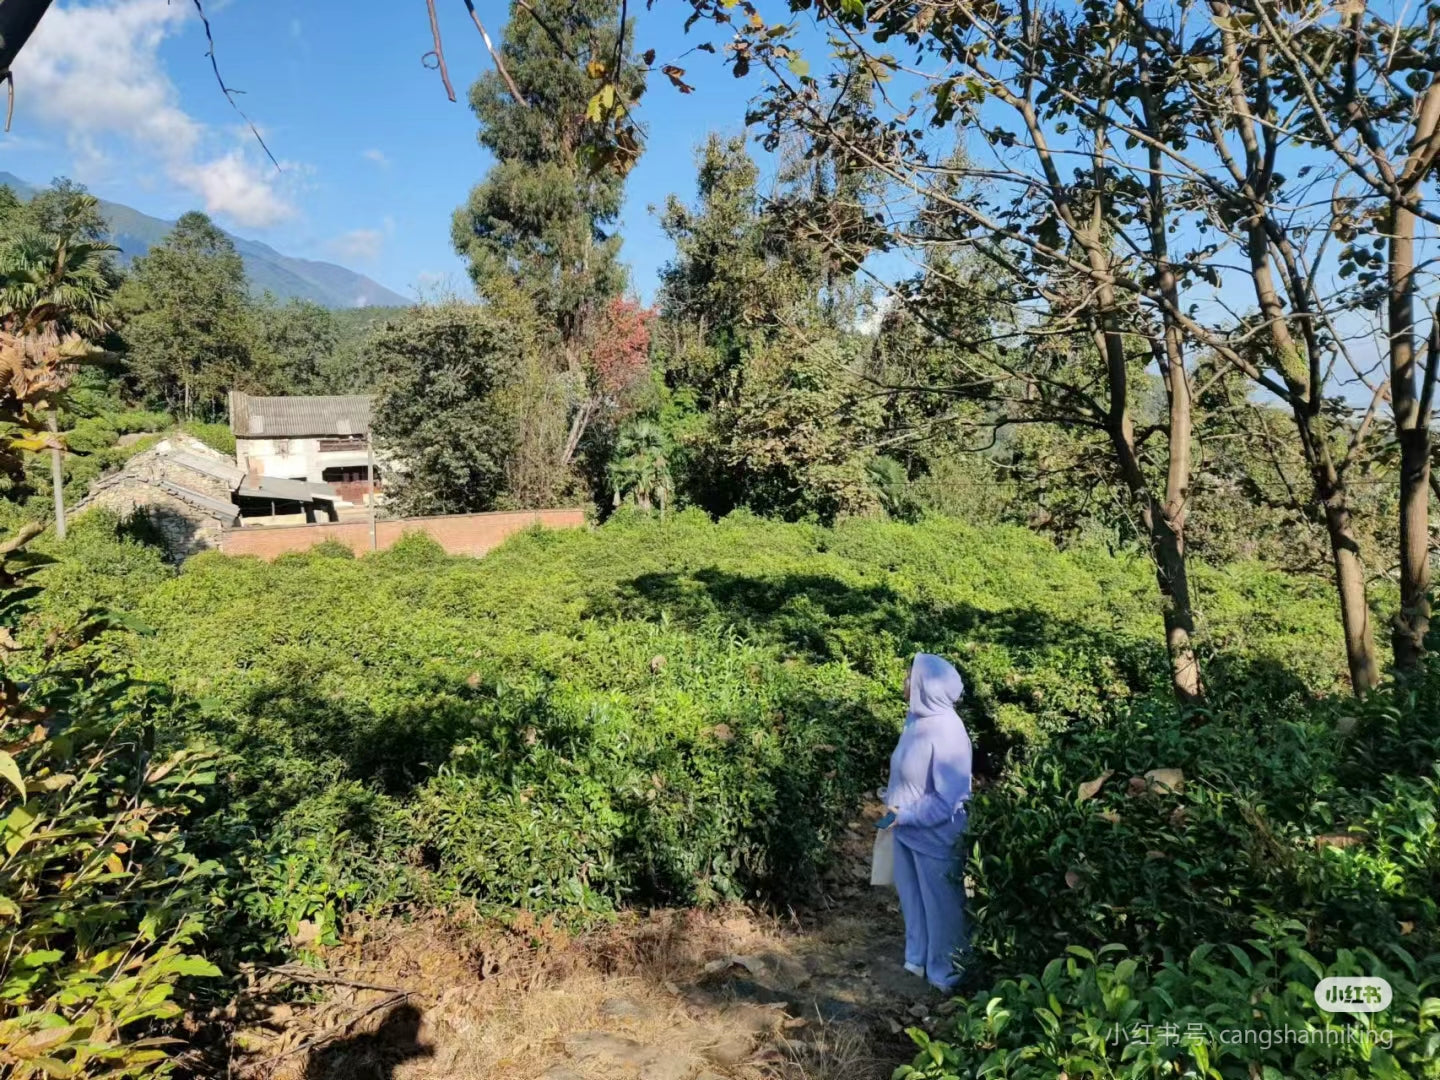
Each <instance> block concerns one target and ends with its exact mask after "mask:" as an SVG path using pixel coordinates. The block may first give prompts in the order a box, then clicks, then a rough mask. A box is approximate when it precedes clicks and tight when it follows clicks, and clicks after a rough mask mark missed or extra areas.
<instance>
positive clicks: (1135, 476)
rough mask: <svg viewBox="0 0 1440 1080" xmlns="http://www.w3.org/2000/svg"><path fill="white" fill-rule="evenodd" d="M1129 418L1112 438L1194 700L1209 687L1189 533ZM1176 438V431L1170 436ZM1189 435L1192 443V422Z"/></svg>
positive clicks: (1178, 668)
mask: <svg viewBox="0 0 1440 1080" xmlns="http://www.w3.org/2000/svg"><path fill="white" fill-rule="evenodd" d="M1187 417H1188V413H1187ZM1128 419H1129V418H1128V417H1126V421H1127V422H1126V423H1125V424H1123V425H1121V426H1119V427H1113V428H1112V429H1111V432H1110V438H1111V442H1112V444H1113V445H1114V447H1115V454H1116V457H1118V458H1119V460H1120V474H1121V476H1122V478H1123V479H1124V480H1125V484H1126V487H1128V488H1129V489H1130V493H1131V495H1132V496H1133V497H1134V498H1135V499H1137V500H1138V501H1139V503H1140V521H1141V524H1142V525H1143V526H1144V527H1145V531H1146V534H1147V539H1148V540H1149V542H1150V555H1151V557H1152V558H1153V559H1154V560H1155V584H1156V585H1158V586H1159V588H1160V602H1161V610H1160V614H1161V617H1162V618H1163V619H1164V622H1165V648H1166V652H1167V653H1168V654H1169V657H1170V684H1171V687H1172V688H1173V689H1174V691H1175V697H1176V698H1177V699H1179V700H1180V701H1181V702H1186V703H1189V702H1195V701H1199V700H1200V699H1201V698H1203V697H1204V696H1205V687H1204V684H1203V683H1202V682H1201V679H1200V661H1199V659H1198V658H1197V657H1196V655H1195V644H1194V641H1193V637H1194V634H1195V614H1194V611H1193V610H1192V609H1191V606H1190V570H1189V566H1188V564H1187V562H1186V559H1185V541H1184V534H1183V532H1181V531H1179V530H1177V529H1176V528H1174V527H1173V525H1172V519H1171V517H1170V516H1169V515H1167V514H1166V512H1165V507H1164V506H1162V505H1161V504H1160V501H1159V500H1158V499H1156V498H1155V496H1153V495H1152V494H1151V493H1150V490H1149V488H1148V487H1147V486H1146V484H1145V479H1144V475H1143V473H1142V471H1141V467H1140V461H1139V457H1138V456H1137V454H1136V452H1135V440H1134V432H1133V430H1132V429H1131V427H1130V424H1129V423H1128ZM1176 438H1177V435H1176V434H1175V433H1173V432H1172V433H1171V441H1172V442H1173V441H1174V440H1175V439H1176ZM1184 439H1185V442H1186V444H1187V446H1188V444H1189V440H1190V431H1189V428H1188V427H1187V428H1186V430H1185V432H1184ZM1182 520H1183V519H1182ZM1182 528H1183V526H1182Z"/></svg>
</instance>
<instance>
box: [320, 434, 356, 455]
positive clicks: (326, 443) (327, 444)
mask: <svg viewBox="0 0 1440 1080" xmlns="http://www.w3.org/2000/svg"><path fill="white" fill-rule="evenodd" d="M366 445H367V443H366V439H365V436H364V435H344V436H340V437H334V436H332V437H330V438H328V439H321V440H320V452H321V453H322V454H330V453H336V452H340V453H343V452H344V451H346V450H364V449H365V447H366Z"/></svg>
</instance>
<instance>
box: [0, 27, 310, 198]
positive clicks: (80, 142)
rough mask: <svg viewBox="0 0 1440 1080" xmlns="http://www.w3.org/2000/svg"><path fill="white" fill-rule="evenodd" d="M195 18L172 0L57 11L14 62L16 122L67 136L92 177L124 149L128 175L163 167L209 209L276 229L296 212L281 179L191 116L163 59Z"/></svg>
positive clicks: (224, 135)
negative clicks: (163, 50)
mask: <svg viewBox="0 0 1440 1080" xmlns="http://www.w3.org/2000/svg"><path fill="white" fill-rule="evenodd" d="M191 18H193V9H192V8H191V6H190V5H189V4H181V3H170V2H167V0H94V2H91V3H84V4H79V3H70V4H66V5H65V6H64V7H60V6H56V7H54V8H52V9H51V10H50V12H49V14H48V15H46V17H45V18H44V19H43V20H42V21H41V23H40V26H39V28H38V29H37V30H36V31H35V36H34V37H33V38H32V39H31V40H30V44H29V45H28V46H27V47H26V49H25V51H24V52H23V53H21V55H20V59H19V61H18V62H17V64H16V68H15V81H16V91H17V97H16V107H17V112H18V114H19V115H18V116H17V119H16V126H17V127H22V126H27V127H31V128H32V129H34V128H39V129H42V130H43V129H48V130H53V131H56V132H60V133H63V134H64V135H65V137H66V139H67V140H68V142H69V145H70V147H71V150H72V152H73V153H74V154H75V155H76V160H77V162H78V163H79V164H80V165H81V166H83V167H84V168H86V169H89V170H92V171H93V170H94V169H96V168H98V167H100V166H101V165H102V164H103V163H104V162H106V161H107V160H108V159H109V157H110V156H111V155H110V154H109V153H107V148H109V149H117V150H123V152H124V154H125V157H126V166H127V170H129V171H140V170H141V169H143V168H145V167H146V166H147V165H158V166H159V168H160V169H161V170H162V171H163V172H164V174H165V175H166V176H167V177H168V178H169V179H170V181H171V182H172V183H175V184H178V185H179V186H180V187H182V188H184V189H185V190H187V191H189V192H191V193H192V194H195V195H197V196H199V197H200V198H201V199H202V200H203V202H204V206H205V209H206V210H207V211H208V212H210V213H214V214H221V215H225V216H227V217H229V218H231V219H232V220H233V221H235V222H236V223H237V224H240V225H248V226H256V227H264V226H268V225H273V224H275V223H276V222H277V221H279V220H281V219H283V218H285V217H289V216H291V215H293V214H294V212H295V211H294V207H293V206H291V204H290V203H289V201H288V200H287V199H286V198H285V196H284V194H283V192H282V191H281V185H280V183H279V179H280V178H279V177H278V176H276V175H275V174H274V172H273V170H271V171H270V172H269V173H267V172H266V170H265V169H262V168H260V167H259V166H257V165H255V164H254V163H252V161H251V160H250V157H249V155H251V154H253V153H255V151H254V150H252V149H250V148H248V147H244V148H237V147H236V146H235V145H234V144H233V143H232V142H231V141H230V140H231V139H232V135H231V133H229V132H225V133H216V132H214V131H212V130H211V129H209V128H208V127H207V126H206V125H205V124H203V123H201V122H200V121H199V120H196V119H195V118H194V117H193V116H191V115H190V114H189V113H187V112H186V111H185V110H184V109H183V108H182V107H181V104H180V95H179V92H178V91H177V90H176V88H175V84H174V83H172V82H171V81H170V78H169V76H168V75H167V74H166V73H165V70H164V68H163V66H162V65H161V63H160V56H159V50H160V45H161V43H162V42H163V41H164V40H165V39H166V38H167V37H169V36H171V35H173V34H175V33H177V32H179V31H180V29H181V27H182V26H183V25H184V24H185V22H186V21H187V20H188V19H191ZM215 93H217V94H218V93H219V89H218V87H217V88H216V90H215ZM217 142H219V143H221V144H224V145H223V147H222V148H219V149H217V147H216V143H217ZM116 143H118V146H117V145H115V144H116Z"/></svg>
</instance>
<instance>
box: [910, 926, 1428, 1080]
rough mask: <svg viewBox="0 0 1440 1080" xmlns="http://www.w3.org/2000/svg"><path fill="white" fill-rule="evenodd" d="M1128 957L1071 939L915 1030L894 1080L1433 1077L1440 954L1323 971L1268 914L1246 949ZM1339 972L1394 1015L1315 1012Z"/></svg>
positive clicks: (1370, 960)
mask: <svg viewBox="0 0 1440 1080" xmlns="http://www.w3.org/2000/svg"><path fill="white" fill-rule="evenodd" d="M1125 951H1126V950H1125V947H1124V946H1122V945H1111V946H1107V947H1105V948H1102V949H1100V950H1099V951H1098V955H1097V953H1092V952H1090V951H1089V950H1088V949H1084V948H1082V947H1080V946H1073V945H1072V946H1070V948H1069V949H1068V950H1067V952H1066V954H1065V955H1064V956H1063V957H1062V958H1057V959H1055V960H1052V961H1051V962H1050V963H1049V964H1047V965H1046V966H1045V968H1044V969H1043V971H1041V972H1040V973H1038V974H1034V975H1028V974H1027V975H1020V976H1018V977H1016V978H1009V979H1004V980H1002V981H1001V982H999V983H998V984H997V985H996V986H995V987H994V988H992V989H990V990H987V991H982V992H981V993H979V994H976V995H975V996H973V997H971V998H969V1000H967V1001H966V1002H965V1003H964V1007H963V1009H962V1010H961V1011H960V1012H959V1013H958V1014H957V1017H956V1021H955V1024H954V1030H955V1034H954V1037H953V1038H952V1039H950V1040H949V1041H946V1040H937V1039H932V1038H930V1037H929V1036H928V1035H926V1034H925V1033H924V1032H922V1031H919V1030H915V1031H912V1032H911V1035H912V1037H913V1038H914V1039H915V1041H916V1042H917V1043H918V1044H919V1045H920V1053H919V1055H918V1056H917V1058H916V1060H915V1062H914V1063H913V1064H911V1065H905V1066H901V1067H900V1068H899V1069H897V1070H896V1071H895V1074H894V1075H895V1080H971V1078H976V1080H978V1078H981V1077H1005V1078H1008V1080H1053V1078H1054V1077H1057V1076H1090V1077H1096V1078H1100V1080H1141V1078H1145V1080H1148V1078H1151V1077H1157V1076H1197V1077H1207V1078H1216V1080H1221V1078H1228V1077H1235V1078H1237V1080H1238V1078H1246V1080H1248V1078H1251V1077H1258V1078H1261V1080H1287V1078H1290V1077H1318V1076H1346V1077H1375V1078H1382V1077H1383V1078H1387V1080H1434V1078H1436V1077H1440V997H1437V996H1436V994H1437V992H1440V958H1437V957H1435V956H1429V957H1424V958H1417V957H1415V956H1413V955H1411V954H1410V953H1408V952H1406V951H1405V950H1403V949H1397V950H1393V951H1391V952H1390V953H1389V955H1388V957H1386V958H1384V959H1382V957H1381V956H1380V955H1378V954H1377V953H1376V952H1375V951H1373V950H1369V949H1354V950H1344V951H1342V952H1341V953H1340V954H1339V955H1338V956H1337V957H1336V958H1335V960H1334V961H1333V962H1332V963H1330V964H1329V965H1325V964H1322V963H1321V961H1320V960H1319V959H1317V958H1316V956H1314V955H1313V954H1312V953H1311V952H1310V951H1309V949H1308V948H1307V947H1306V941H1305V938H1304V934H1303V927H1302V926H1301V925H1300V924H1299V923H1296V922H1286V921H1280V920H1275V919H1270V920H1260V921H1259V922H1257V924H1256V925H1255V926H1254V928H1253V936H1251V937H1250V938H1249V940H1247V941H1246V942H1245V943H1243V944H1240V945H1232V946H1230V947H1228V948H1219V947H1215V946H1211V945H1201V946H1199V947H1197V948H1195V949H1194V950H1192V951H1191V952H1189V953H1188V954H1187V955H1185V956H1183V957H1182V958H1180V959H1179V960H1174V961H1165V962H1163V963H1159V962H1157V963H1145V962H1139V961H1137V960H1135V959H1134V958H1131V957H1124V958H1123V959H1116V957H1117V956H1123V954H1124V953H1125ZM1337 975H1367V976H1379V977H1381V978H1384V979H1386V980H1387V981H1389V983H1390V984H1391V987H1392V993H1393V994H1394V998H1393V1001H1392V1005H1391V1007H1390V1008H1389V1009H1387V1010H1386V1011H1385V1012H1384V1013H1381V1014H1370V1015H1366V1014H1355V1015H1351V1014H1345V1013H1327V1012H1323V1011H1321V1009H1320V1008H1319V1006H1318V1005H1317V1004H1316V1001H1315V997H1314V987H1315V984H1316V983H1317V982H1319V980H1320V979H1321V978H1324V977H1326V976H1337Z"/></svg>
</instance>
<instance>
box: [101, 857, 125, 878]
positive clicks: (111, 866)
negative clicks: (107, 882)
mask: <svg viewBox="0 0 1440 1080" xmlns="http://www.w3.org/2000/svg"><path fill="white" fill-rule="evenodd" d="M105 869H106V870H109V871H110V873H112V874H123V873H124V872H125V864H124V863H123V862H121V861H120V856H119V855H113V854H112V855H111V856H110V857H109V858H108V859H106V860H105Z"/></svg>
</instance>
